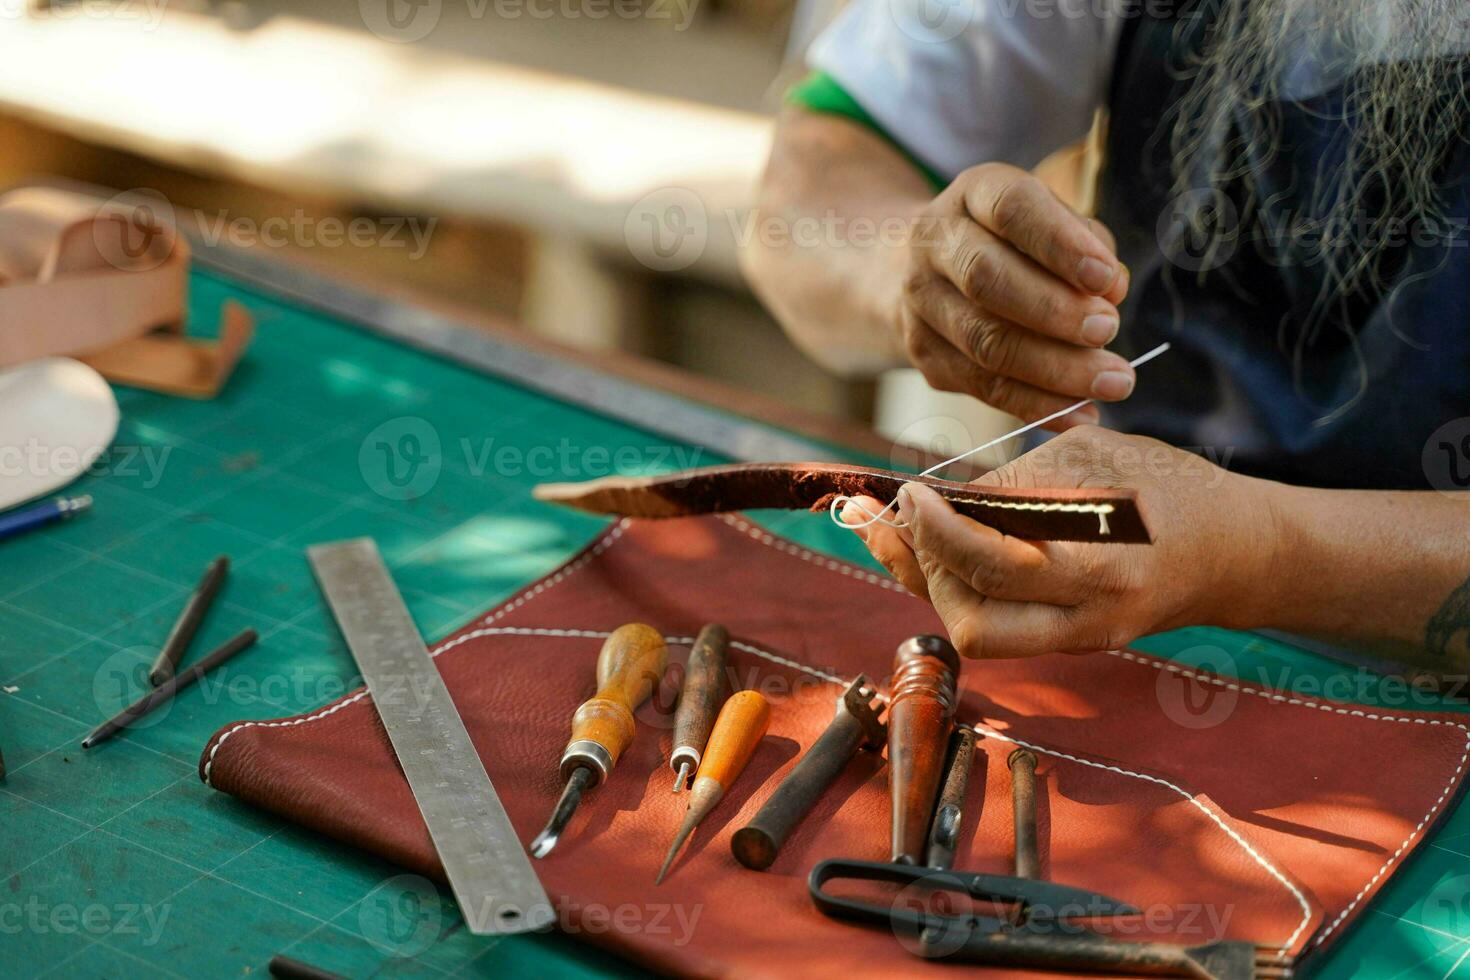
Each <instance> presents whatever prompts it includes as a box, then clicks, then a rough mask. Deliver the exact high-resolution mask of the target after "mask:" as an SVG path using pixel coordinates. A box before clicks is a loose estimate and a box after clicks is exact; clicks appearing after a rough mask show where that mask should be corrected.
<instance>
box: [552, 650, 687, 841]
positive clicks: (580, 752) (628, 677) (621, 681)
mask: <svg viewBox="0 0 1470 980" xmlns="http://www.w3.org/2000/svg"><path fill="white" fill-rule="evenodd" d="M668 662H669V649H668V647H667V646H665V645H664V638H663V634H662V633H660V632H659V631H658V630H656V629H654V628H653V627H652V626H645V625H644V624H642V623H629V624H628V625H626V626H619V627H618V628H617V629H615V630H613V632H612V634H611V635H610V636H609V637H608V638H607V639H606V640H605V641H604V642H603V644H602V652H600V653H599V654H598V655H597V693H596V694H595V695H593V697H592V699H591V700H589V701H584V702H583V703H582V706H581V707H580V708H578V709H577V713H576V714H574V715H572V738H571V741H569V742H567V747H566V749H565V750H563V751H562V755H561V778H562V779H565V780H566V781H567V785H566V789H564V790H562V794H561V799H560V800H559V801H557V804H556V809H555V810H553V811H552V813H551V819H550V820H549V821H548V822H547V824H546V829H545V830H543V831H541V833H539V834H537V835H536V839H535V840H533V841H531V856H532V857H537V858H544V857H545V856H546V855H548V854H550V853H551V849H552V848H553V847H555V846H556V842H557V840H559V839H560V837H561V832H562V831H563V830H564V829H566V825H567V822H568V821H570V820H571V819H572V814H573V813H575V812H576V809H577V804H578V803H580V802H581V801H582V793H583V791H584V790H586V789H588V788H589V787H592V786H596V785H598V784H599V783H601V782H602V781H603V780H604V779H606V778H607V777H608V774H610V773H611V772H612V770H613V766H615V765H617V762H618V757H619V756H621V755H622V754H623V752H624V751H625V750H626V749H627V748H628V746H629V745H630V744H632V742H633V735H634V733H635V732H636V731H637V723H636V722H635V721H634V720H633V712H634V710H635V709H636V708H637V707H638V706H639V705H640V704H642V703H643V702H644V701H646V700H648V696H649V695H650V694H651V693H653V688H654V685H656V684H657V683H658V682H659V679H660V678H661V677H663V675H664V668H665V667H666V666H667V665H668Z"/></svg>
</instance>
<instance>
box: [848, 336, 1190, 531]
mask: <svg viewBox="0 0 1470 980" xmlns="http://www.w3.org/2000/svg"><path fill="white" fill-rule="evenodd" d="M1169 347H1170V345H1169V343H1168V342H1165V343H1162V344H1160V345H1159V346H1157V347H1155V348H1154V349H1153V350H1151V351H1149V352H1148V353H1147V354H1141V355H1139V356H1138V357H1135V358H1134V359H1133V360H1131V361H1129V362H1128V366H1129V367H1132V368H1137V367H1140V366H1142V365H1144V364H1147V363H1148V362H1149V361H1152V360H1153V359H1154V358H1156V357H1158V356H1159V355H1160V354H1162V353H1164V352H1165V351H1167V350H1168V349H1169ZM1096 400H1097V399H1095V398H1084V399H1082V400H1081V401H1080V402H1078V403H1077V404H1075V405H1069V406H1067V407H1066V408H1064V409H1062V410H1061V411H1057V412H1052V413H1051V414H1050V415H1048V416H1046V417H1045V418H1040V419H1037V420H1036V421H1035V422H1027V423H1026V424H1025V425H1023V426H1021V427H1020V428H1019V429H1013V430H1011V431H1010V432H1007V433H1006V434H1005V435H1003V436H996V437H995V438H994V439H992V440H990V441H989V442H987V443H985V444H983V445H979V446H976V447H975V448H974V449H966V450H965V451H964V452H962V453H960V454H959V455H958V456H954V457H951V458H950V459H946V460H945V461H944V462H942V463H936V464H935V465H933V466H931V467H929V468H928V469H927V470H925V471H924V472H922V473H920V474H919V476H933V475H934V474H935V473H938V472H939V471H940V470H942V469H944V468H945V467H946V466H949V465H951V464H953V463H958V462H959V461H960V460H962V459H966V458H968V457H970V456H973V455H975V454H976V453H981V452H984V451H985V450H987V449H989V448H991V447H992V446H998V445H1000V444H1001V443H1003V442H1005V441H1006V440H1007V439H1014V438H1015V437H1016V436H1021V435H1025V434H1026V433H1028V432H1030V431H1031V430H1032V429H1035V428H1036V427H1038V426H1042V425H1046V424H1047V423H1048V422H1055V421H1056V420H1057V419H1059V418H1062V417H1064V416H1067V415H1071V414H1072V413H1073V412H1075V411H1077V410H1078V409H1079V408H1086V407H1087V406H1088V405H1091V404H1092V403H1093V402H1094V401H1096ZM851 500H852V498H851V497H848V496H846V495H839V496H837V497H834V498H832V506H831V507H829V508H828V509H827V512H828V513H829V514H830V515H831V516H832V521H833V522H834V523H835V524H837V525H838V526H839V527H845V528H847V529H848V530H850V531H857V530H859V529H860V528H865V527H871V526H873V525H874V524H886V525H888V526H889V527H907V526H908V525H906V524H903V523H899V522H895V521H890V520H888V519H887V518H885V517H884V516H883V515H884V514H885V513H887V512H888V510H889V508H891V507H892V506H893V505H894V504H895V503H897V502H898V498H897V497H895V498H894V499H893V500H890V501H889V502H888V503H887V504H885V505H884V506H883V509H882V510H880V511H878V513H876V514H874V513H873V512H872V511H870V510H868V509H867V508H866V507H863V506H862V505H861V504H858V508H859V509H860V510H861V511H862V512H863V513H864V514H867V515H868V519H867V520H866V521H864V522H863V523H861V524H848V523H847V522H846V521H844V520H843V519H842V515H841V514H840V513H839V508H840V507H842V506H844V505H845V504H847V503H848V502H849V501H851ZM977 502H979V503H983V504H984V505H985V506H987V507H1008V508H1009V509H1011V510H1044V509H1047V508H1046V507H1045V506H1040V507H1026V506H1022V505H1021V504H1019V503H1016V502H1008V503H1004V504H1003V503H991V502H990V501H983V502H981V501H977ZM1071 506H1074V507H1082V506H1084V505H1081V504H1075V505H1071ZM1087 506H1097V505H1087ZM1111 511H1112V508H1111V507H1109V508H1108V512H1109V513H1111ZM1068 512H1069V513H1089V514H1091V513H1097V511H1094V510H1085V511H1068ZM1098 523H1099V525H1100V527H1099V530H1098V533H1099V534H1107V533H1108V519H1107V516H1106V514H1101V515H1099V519H1098Z"/></svg>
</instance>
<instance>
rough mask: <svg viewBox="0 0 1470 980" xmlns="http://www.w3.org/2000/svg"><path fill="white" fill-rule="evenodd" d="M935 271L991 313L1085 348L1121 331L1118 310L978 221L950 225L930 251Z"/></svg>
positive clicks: (927, 253)
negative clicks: (1066, 280)
mask: <svg viewBox="0 0 1470 980" xmlns="http://www.w3.org/2000/svg"><path fill="white" fill-rule="evenodd" d="M925 254H926V255H927V256H928V257H929V261H930V263H931V267H932V268H933V271H934V272H935V273H937V274H938V275H940V276H942V277H943V278H945V279H948V280H949V281H950V282H952V283H953V284H954V285H955V287H956V288H958V289H959V291H960V292H961V293H963V294H964V295H965V296H966V297H967V298H968V299H970V300H971V301H973V302H975V303H977V304H979V305H980V306H981V307H983V308H984V309H985V310H986V311H988V312H990V313H993V314H995V315H996V316H999V317H1002V318H1004V319H1006V320H1010V321H1012V322H1015V323H1019V324H1021V325H1022V326H1024V327H1030V328H1031V329H1032V330H1035V331H1037V332H1038V333H1043V334H1046V335H1047V336H1049V337H1055V338H1056V339H1057V340H1063V341H1066V342H1067V343H1069V344H1079V345H1081V346H1083V347H1104V346H1106V345H1107V344H1108V343H1109V342H1111V341H1112V339H1113V338H1114V337H1115V336H1117V333H1118V309H1117V307H1116V306H1114V305H1113V304H1112V303H1110V302H1108V301H1107V300H1105V299H1103V298H1102V297H1100V296H1089V295H1087V294H1086V293H1083V292H1081V291H1079V290H1077V289H1076V288H1074V287H1073V286H1071V285H1069V284H1068V283H1066V282H1064V281H1062V280H1061V279H1058V278H1057V277H1056V276H1055V275H1053V274H1052V273H1051V272H1049V271H1048V270H1046V269H1044V268H1042V267H1041V266H1040V265H1037V264H1036V262H1034V261H1032V260H1031V259H1030V258H1029V257H1028V256H1026V255H1025V254H1024V253H1022V252H1021V251H1020V250H1019V249H1017V248H1016V247H1015V246H1014V245H1013V244H1012V243H1010V242H1007V241H1005V240H1004V239H1003V238H1001V237H999V236H997V235H995V234H993V233H991V232H990V231H987V230H986V229H985V228H982V227H981V226H979V225H978V224H976V223H974V222H961V223H958V224H950V225H947V226H946V228H945V231H944V233H943V235H942V236H941V237H940V239H939V240H938V241H937V242H936V243H935V247H934V248H932V249H929V250H928V251H927V252H926V253H925Z"/></svg>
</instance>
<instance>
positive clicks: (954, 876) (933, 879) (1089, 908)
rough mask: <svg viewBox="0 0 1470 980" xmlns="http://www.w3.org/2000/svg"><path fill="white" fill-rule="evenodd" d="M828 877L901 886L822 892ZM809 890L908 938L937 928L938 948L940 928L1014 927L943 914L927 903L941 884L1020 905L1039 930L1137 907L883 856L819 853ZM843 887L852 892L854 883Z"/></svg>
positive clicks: (843, 915)
mask: <svg viewBox="0 0 1470 980" xmlns="http://www.w3.org/2000/svg"><path fill="white" fill-rule="evenodd" d="M830 881H867V882H884V883H887V884H892V885H901V886H903V890H902V892H901V893H900V896H899V898H898V899H896V900H891V901H877V902H875V901H866V900H864V899H862V898H857V897H849V895H847V894H842V893H841V892H842V890H839V893H838V894H833V893H831V892H828V891H827V890H826V888H825V886H826V884H827V883H828V882H830ZM807 891H808V892H810V893H811V897H812V902H813V903H814V904H815V905H816V906H817V908H818V909H819V910H821V911H822V913H823V914H825V915H829V916H831V917H833V918H836V919H847V920H850V921H853V922H862V923H870V924H871V923H877V924H882V925H887V926H889V927H890V928H892V929H893V931H894V932H895V933H897V934H898V935H900V936H903V937H907V938H909V939H914V940H918V939H920V938H921V937H922V936H923V935H924V933H925V932H926V931H928V930H937V932H935V933H933V934H931V937H930V939H931V945H933V946H934V947H936V948H937V947H938V945H939V937H940V936H941V935H942V936H944V937H947V938H949V939H950V941H951V942H953V941H955V940H956V939H957V938H968V937H972V936H978V935H989V934H993V933H999V932H1001V931H1002V930H1013V929H1014V926H1013V924H1012V920H1010V919H1002V918H998V917H996V916H991V915H985V914H982V913H979V912H965V913H961V914H945V913H941V912H936V911H933V910H931V909H930V908H929V907H928V906H929V905H930V904H931V903H929V902H928V901H927V899H928V897H929V896H931V895H935V894H938V893H941V892H951V893H956V894H961V895H964V896H965V897H966V898H967V899H968V902H961V903H958V904H959V906H960V907H964V906H966V905H967V904H968V905H974V904H976V903H995V904H1000V905H1024V906H1025V907H1026V908H1027V909H1029V910H1030V911H1029V914H1028V915H1027V928H1029V929H1033V930H1035V931H1036V933H1037V934H1045V933H1049V932H1060V931H1061V930H1060V929H1059V928H1058V927H1059V926H1060V925H1062V924H1064V923H1066V922H1068V921H1069V920H1072V919H1100V918H1113V917H1116V916H1125V915H1138V914H1139V910H1138V909H1136V908H1134V907H1133V906H1131V905H1129V904H1128V903H1127V902H1122V901H1119V900H1118V899H1116V898H1111V897H1109V896H1107V895H1104V894H1102V893H1100V892H1094V891H1089V890H1087V889H1083V888H1073V887H1071V886H1069V885H1057V884H1053V883H1051V882H1049V881H1028V880H1023V879H1020V878H1010V877H1007V876H1005V875H989V874H978V873H975V872H969V871H949V870H944V871H941V870H936V869H934V868H924V867H919V866H916V865H910V864H899V863H896V862H882V861H849V860H844V859H837V860H832V861H822V862H821V863H819V864H818V865H817V866H816V867H814V868H812V872H811V874H810V875H809V876H808V878H807ZM846 891H848V892H851V891H852V889H847V890H846ZM906 899H912V900H906ZM934 904H943V905H948V904H949V903H934ZM1066 928H1067V929H1068V930H1070V932H1071V934H1072V935H1075V934H1076V932H1077V928H1078V927H1076V926H1072V925H1068V926H1066Z"/></svg>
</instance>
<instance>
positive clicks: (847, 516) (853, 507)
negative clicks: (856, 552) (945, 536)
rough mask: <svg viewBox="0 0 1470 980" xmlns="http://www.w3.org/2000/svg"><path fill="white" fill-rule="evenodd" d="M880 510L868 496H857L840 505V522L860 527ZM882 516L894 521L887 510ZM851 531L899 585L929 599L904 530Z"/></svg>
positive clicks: (877, 527) (877, 526) (872, 528)
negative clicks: (859, 525) (860, 539)
mask: <svg viewBox="0 0 1470 980" xmlns="http://www.w3.org/2000/svg"><path fill="white" fill-rule="evenodd" d="M882 507H883V505H882V504H881V503H879V502H878V501H876V500H874V499H873V498H872V497H857V498H854V499H853V500H849V501H848V502H847V504H845V505H844V506H843V508H842V520H843V521H844V522H846V523H848V524H862V523H864V522H866V521H867V520H869V517H870V515H872V514H876V513H878V512H879V511H880V510H881V509H882ZM864 510H866V513H864ZM885 516H888V517H890V518H895V519H896V517H895V515H894V512H893V510H891V509H890V510H888V511H886V512H885ZM854 530H855V531H856V532H857V535H858V536H859V537H860V538H862V541H863V544H865V545H867V548H868V551H869V552H870V553H872V555H873V557H874V558H876V559H878V563H879V564H880V565H882V566H883V567H884V568H885V569H887V570H888V573H889V574H890V575H892V576H893V577H894V578H895V579H897V580H898V582H899V584H900V585H902V586H903V587H904V588H905V589H908V590H909V591H910V592H911V593H913V594H914V595H916V596H918V597H919V598H920V599H928V598H929V592H928V583H927V582H926V581H925V579H924V573H923V572H921V571H919V562H918V559H916V558H915V557H914V552H913V549H912V548H910V547H909V542H908V539H907V534H908V532H907V531H906V530H902V529H899V528H894V527H888V526H887V525H884V524H869V525H868V526H867V527H859V528H854Z"/></svg>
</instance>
